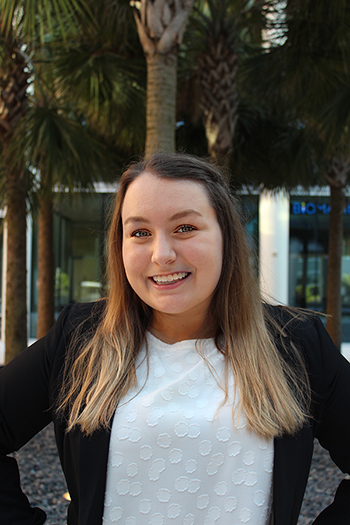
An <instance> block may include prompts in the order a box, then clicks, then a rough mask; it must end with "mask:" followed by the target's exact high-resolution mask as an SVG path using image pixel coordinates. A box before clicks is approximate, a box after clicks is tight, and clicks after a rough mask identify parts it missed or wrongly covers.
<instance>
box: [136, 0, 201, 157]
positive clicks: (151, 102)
mask: <svg viewBox="0 0 350 525" xmlns="http://www.w3.org/2000/svg"><path fill="white" fill-rule="evenodd" d="M193 2H194V0H178V1H174V0H141V1H140V2H132V4H133V6H134V7H133V9H134V16H135V21H136V25H137V30H138V34H139V37H140V42H141V44H142V48H143V51H144V53H145V56H146V61H147V106H146V148H145V155H146V157H148V156H150V155H151V154H152V153H154V152H155V151H170V152H172V151H175V123H176V86H177V84H176V74H177V58H178V48H179V45H180V44H181V42H182V38H183V34H184V31H185V26H186V22H187V19H188V16H189V14H190V11H191V9H192V7H193ZM138 4H140V8H137V7H136V5H138Z"/></svg>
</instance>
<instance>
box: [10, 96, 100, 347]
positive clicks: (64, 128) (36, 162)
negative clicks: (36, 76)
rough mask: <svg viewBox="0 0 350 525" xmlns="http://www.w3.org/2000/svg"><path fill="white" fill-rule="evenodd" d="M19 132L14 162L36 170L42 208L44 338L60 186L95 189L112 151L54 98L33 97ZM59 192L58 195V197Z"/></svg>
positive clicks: (50, 315)
mask: <svg viewBox="0 0 350 525" xmlns="http://www.w3.org/2000/svg"><path fill="white" fill-rule="evenodd" d="M31 102H32V105H31V107H30V108H29V110H28V112H27V115H26V116H25V117H24V118H23V119H22V120H21V122H20V124H19V125H18V126H17V129H16V131H15V134H14V137H13V142H12V145H11V148H12V150H13V152H15V151H22V152H23V153H24V155H23V156H18V155H13V158H14V159H15V163H14V166H15V167H16V166H18V165H19V164H20V163H21V162H22V164H23V162H25V163H26V164H27V165H29V166H30V167H31V169H32V170H35V178H34V183H35V184H34V188H33V190H34V191H32V196H33V198H34V199H35V200H36V202H37V208H38V234H39V236H38V326H37V338H39V337H42V336H43V335H45V334H46V333H47V331H48V330H49V329H50V328H51V326H52V324H53V322H54V310H55V309H54V304H55V303H54V277H55V267H54V250H53V233H54V232H53V213H54V201H55V200H57V198H59V195H60V193H59V191H58V192H57V191H56V192H55V191H54V189H56V190H60V189H61V188H64V190H65V191H66V190H67V189H69V190H73V191H74V190H82V189H86V188H87V189H90V190H91V189H92V184H93V182H94V180H97V179H101V178H102V176H103V175H104V170H105V166H106V163H107V159H108V150H107V148H105V147H103V146H102V144H100V143H99V142H98V141H97V140H96V138H94V137H93V136H91V133H90V132H89V130H88V129H87V128H88V126H87V125H86V124H84V123H83V122H81V120H79V119H78V118H77V117H76V115H75V114H74V112H73V111H72V108H70V107H68V108H67V107H64V106H62V105H61V106H60V105H58V104H56V105H55V104H54V102H53V101H51V103H50V105H49V104H48V103H47V101H45V100H42V99H41V100H39V101H36V100H35V99H34V100H32V101H31ZM55 195H56V197H55Z"/></svg>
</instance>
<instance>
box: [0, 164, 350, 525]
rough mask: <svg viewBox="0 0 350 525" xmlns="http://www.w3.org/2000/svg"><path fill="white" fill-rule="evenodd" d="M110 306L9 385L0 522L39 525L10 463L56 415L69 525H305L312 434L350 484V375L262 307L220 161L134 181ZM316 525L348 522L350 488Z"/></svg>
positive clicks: (303, 325) (8, 374)
mask: <svg viewBox="0 0 350 525" xmlns="http://www.w3.org/2000/svg"><path fill="white" fill-rule="evenodd" d="M108 272H109V283H110V293H109V297H108V299H107V300H103V301H99V302H97V303H90V304H84V305H69V306H68V307H66V308H65V310H64V311H63V312H62V314H61V315H60V317H59V319H58V321H57V322H56V323H55V325H54V327H53V328H52V329H51V331H50V332H49V333H48V335H47V336H46V337H44V338H43V339H41V340H39V341H38V342H36V343H35V344H34V345H32V346H31V347H30V348H29V349H27V350H26V351H25V352H23V353H22V354H21V355H20V356H19V357H17V358H16V359H14V360H13V361H12V362H11V363H9V364H8V365H7V366H6V367H4V369H2V370H1V372H0V409H1V419H0V453H1V456H0V458H1V463H0V466H1V474H2V475H1V478H0V479H1V481H0V490H1V495H0V498H1V499H0V509H1V511H0V512H1V523H6V524H10V523H11V524H12V523H21V524H31V525H32V524H40V523H43V522H44V521H45V516H44V513H43V511H41V510H40V509H31V508H30V507H29V504H28V501H27V499H26V497H25V496H24V495H23V494H22V493H21V491H20V487H19V481H18V474H17V466H16V463H15V461H14V459H13V458H11V457H8V456H7V454H8V453H10V452H11V451H13V450H17V449H18V448H20V447H21V446H23V445H24V444H25V443H26V442H27V441H28V440H29V439H30V438H31V437H32V436H34V435H35V434H36V433H37V432H38V431H40V430H41V429H42V428H43V427H44V426H45V425H47V424H48V423H49V422H50V421H51V420H53V421H54V425H55V433H56V441H57V447H58V451H59V455H60V459H61V463H62V467H63V471H64V473H65V476H66V480H67V485H68V490H69V492H70V495H71V499H72V501H71V504H70V506H69V510H68V522H67V523H68V524H69V525H72V524H74V525H75V524H79V525H82V524H84V525H85V524H89V525H90V524H91V525H95V524H98V523H101V522H102V519H103V522H104V523H107V524H110V523H123V524H127V525H134V524H139V523H142V524H146V523H150V524H153V525H156V524H163V523H164V524H170V523H171V524H172V523H174V524H180V523H181V524H184V525H192V524H204V523H206V524H209V523H213V524H217V525H219V524H225V525H228V524H230V525H231V524H240V523H250V524H254V525H257V524H266V525H268V524H271V523H274V525H292V524H296V522H297V519H298V514H299V510H300V506H301V502H302V498H303V494H304V490H305V486H306V482H307V477H308V471H309V467H310V462H311V456H312V448H313V439H314V437H317V438H318V439H319V440H320V442H321V444H322V445H323V446H324V447H326V448H327V449H328V450H330V453H331V455H332V457H333V459H334V461H335V462H336V463H337V465H338V466H339V467H340V468H341V469H342V470H343V471H344V472H348V473H349V472H350V447H349V439H350V417H349V409H350V364H349V363H348V362H347V361H345V360H344V359H343V358H342V356H341V355H340V354H339V351H338V350H337V349H336V348H335V347H334V345H333V343H332V342H331V340H330V338H329V337H328V335H327V333H326V332H325V330H324V328H323V325H322V323H321V322H320V321H319V320H318V319H317V318H315V317H314V316H311V315H310V314H308V315H306V314H303V315H302V314H298V313H291V312H290V311H288V310H287V309H283V308H279V307H272V306H267V305H263V304H262V302H261V299H260V294H259V290H258V287H257V283H256V279H255V278H254V275H253V272H252V270H251V264H250V254H249V249H248V247H247V242H246V237H245V232H244V229H243V228H242V226H241V224H240V219H239V216H238V214H237V204H236V202H235V201H234V199H233V198H232V197H231V196H230V195H229V190H228V188H227V187H226V185H225V182H224V180H223V179H222V177H221V175H220V174H219V173H218V171H217V170H216V168H214V167H213V166H212V165H210V164H208V163H206V162H204V161H202V160H199V159H196V158H194V157H191V156H187V155H156V156H154V157H152V158H151V159H150V160H148V161H144V162H140V163H137V164H134V165H132V166H131V167H130V168H129V169H128V170H127V171H126V172H125V173H124V175H123V177H122V179H121V183H120V188H119V191H118V194H117V197H116V205H115V209H114V213H113V217H112V221H111V226H110V235H109V262H108ZM349 483H350V482H349V481H348V480H344V481H343V482H342V483H341V485H340V487H339V489H338V491H337V495H336V498H335V502H334V503H333V504H332V505H331V506H330V507H329V508H328V509H327V510H325V511H324V512H323V513H322V514H321V515H320V516H319V517H318V518H317V519H316V521H315V523H316V524H317V525H321V524H323V525H324V524H329V525H334V524H335V523H336V524H338V525H339V524H340V525H342V524H344V525H345V523H346V524H348V523H349V520H350V487H349Z"/></svg>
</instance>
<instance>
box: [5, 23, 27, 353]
mask: <svg viewBox="0 0 350 525" xmlns="http://www.w3.org/2000/svg"><path fill="white" fill-rule="evenodd" d="M0 42H1V54H0V56H1V58H0V89H1V93H0V99H1V103H0V140H1V144H2V161H3V166H4V177H5V185H4V189H5V195H6V200H5V202H6V210H7V211H6V220H7V225H8V237H7V273H6V326H5V334H6V348H7V350H6V362H8V361H9V360H10V359H12V358H13V357H14V356H15V355H16V354H17V353H18V352H20V351H21V350H23V348H25V347H26V345H27V300H26V288H27V279H26V180H25V171H24V170H12V169H11V166H10V154H9V147H10V145H11V141H12V137H13V133H14V131H15V129H16V127H17V125H18V123H19V122H20V121H21V119H22V118H23V117H24V115H25V114H26V111H27V89H28V85H29V77H30V74H29V72H28V71H27V64H26V61H25V59H24V58H23V55H22V54H21V51H20V47H21V43H20V41H19V40H18V39H16V38H15V36H14V34H13V32H11V33H10V34H9V35H8V37H7V38H6V39H5V38H4V36H3V35H1V41H0ZM3 314H4V312H3Z"/></svg>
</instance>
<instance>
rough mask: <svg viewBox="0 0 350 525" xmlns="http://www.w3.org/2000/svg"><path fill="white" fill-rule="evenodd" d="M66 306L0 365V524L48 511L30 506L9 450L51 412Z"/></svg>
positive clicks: (35, 523) (27, 524)
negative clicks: (39, 333) (39, 334)
mask: <svg viewBox="0 0 350 525" xmlns="http://www.w3.org/2000/svg"><path fill="white" fill-rule="evenodd" d="M71 309H72V308H71V306H68V307H66V308H65V309H64V310H63V311H62V313H61V315H60V316H59V318H58V320H57V321H56V323H55V325H54V326H53V327H52V328H51V330H50V331H49V333H48V334H47V335H46V336H45V337H44V338H42V339H40V340H39V341H37V342H36V343H34V344H33V345H31V346H30V347H28V348H27V349H26V350H24V351H23V352H22V353H21V354H20V355H18V356H17V357H16V358H14V359H13V360H12V361H11V362H10V363H8V364H7V365H6V366H4V367H3V368H2V369H1V370H0V517H1V520H0V521H1V524H2V525H10V524H11V525H14V524H18V525H39V524H42V523H44V522H45V519H46V514H45V512H44V511H43V510H41V509H39V508H32V507H31V506H30V504H29V501H28V499H27V497H26V496H25V495H24V494H23V492H22V490H21V488H20V479H19V471H18V466H17V462H16V461H15V459H14V458H13V457H11V456H9V455H8V454H10V453H11V452H14V451H16V450H18V449H19V448H21V447H22V446H23V445H24V444H25V443H27V442H28V441H29V440H30V439H31V438H32V437H33V436H34V435H35V434H37V433H38V432H39V431H40V430H42V429H43V428H44V427H45V426H46V425H48V423H50V421H51V420H52V415H53V402H54V400H53V398H52V392H54V390H55V383H56V382H57V377H58V375H59V374H60V370H62V364H63V362H64V355H65V351H66V339H67V334H66V332H67V330H66V327H67V319H68V318H69V314H70V310H71Z"/></svg>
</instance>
